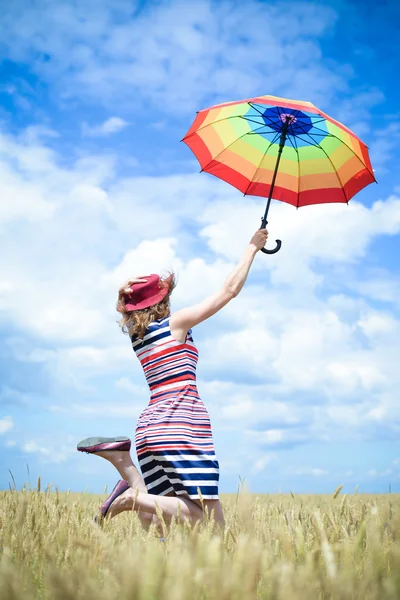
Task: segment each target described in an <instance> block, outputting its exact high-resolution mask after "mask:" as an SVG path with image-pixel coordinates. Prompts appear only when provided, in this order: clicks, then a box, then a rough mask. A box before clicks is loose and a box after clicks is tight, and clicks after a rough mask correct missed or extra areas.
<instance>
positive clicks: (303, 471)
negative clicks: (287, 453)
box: [293, 467, 328, 477]
mask: <svg viewBox="0 0 400 600" xmlns="http://www.w3.org/2000/svg"><path fill="white" fill-rule="evenodd" d="M293 475H299V476H307V475H311V476H312V477H321V476H322V475H328V471H326V470H325V469H320V468H315V467H314V468H313V467H299V468H298V469H295V470H294V471H293Z"/></svg>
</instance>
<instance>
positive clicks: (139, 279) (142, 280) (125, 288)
mask: <svg viewBox="0 0 400 600" xmlns="http://www.w3.org/2000/svg"><path fill="white" fill-rule="evenodd" d="M146 281H147V277H136V278H135V279H128V281H126V282H125V283H124V284H123V285H121V287H120V288H119V290H118V296H119V297H120V298H121V296H123V295H124V294H130V293H131V292H132V290H131V285H134V284H135V283H146Z"/></svg>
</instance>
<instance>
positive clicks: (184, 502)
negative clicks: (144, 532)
mask: <svg viewBox="0 0 400 600" xmlns="http://www.w3.org/2000/svg"><path fill="white" fill-rule="evenodd" d="M267 237H268V232H267V231H266V229H260V230H257V231H256V233H255V234H254V235H253V237H252V238H251V240H250V243H249V245H248V246H247V248H246V249H245V251H244V254H243V256H242V258H241V260H240V261H239V263H238V264H237V266H236V267H235V269H234V270H233V272H232V273H231V274H230V275H229V277H228V278H227V280H226V281H225V284H224V286H223V287H222V289H221V290H220V291H219V292H218V293H216V294H214V295H212V296H210V297H209V298H207V299H206V300H204V301H203V302H201V303H200V304H197V305H195V306H192V307H190V308H184V309H181V310H179V311H177V312H174V313H173V314H171V313H170V295H171V292H172V290H173V288H174V285H175V283H174V277H173V275H171V276H170V277H168V278H167V279H165V280H161V279H160V278H159V276H158V275H150V276H147V277H141V278H138V279H134V280H131V281H129V282H127V283H126V284H125V285H124V286H122V287H121V288H120V290H119V298H118V304H117V310H118V311H119V312H120V313H121V315H122V319H121V321H120V325H121V326H122V329H123V331H124V332H127V333H129V335H130V337H131V340H132V346H133V349H134V351H135V353H136V355H137V357H138V359H139V361H140V362H141V365H142V367H143V370H144V374H145V376H146V380H147V383H148V385H149V388H150V392H151V397H150V403H149V405H148V406H147V408H146V409H145V410H144V411H143V413H142V414H141V416H140V417H139V421H138V424H137V428H136V435H135V442H136V451H137V456H138V459H139V465H140V468H141V471H142V474H143V477H141V475H140V474H139V472H138V470H137V469H136V467H135V465H134V464H133V462H132V459H131V456H130V452H129V450H130V446H131V442H130V440H129V439H128V438H124V437H120V438H88V439H87V440H83V441H82V442H80V443H79V444H78V450H80V451H82V452H88V453H91V454H97V455H98V456H101V457H103V458H105V459H107V460H108V461H110V462H111V463H112V464H113V465H114V466H115V467H116V469H117V470H118V471H119V473H120V475H121V477H122V480H121V481H119V482H118V483H117V485H116V486H115V488H114V490H113V491H112V493H111V494H110V496H109V497H108V498H107V500H106V502H105V503H104V504H103V506H102V507H101V515H102V516H103V517H105V515H106V514H107V516H109V517H113V516H115V515H117V514H118V513H120V512H122V511H125V510H135V511H137V512H138V513H139V518H140V519H141V521H142V523H143V524H144V525H148V524H149V523H151V522H156V521H157V517H156V513H157V506H158V507H159V508H160V509H161V510H162V512H163V517H164V520H165V521H166V522H170V521H171V519H172V518H173V517H174V516H177V515H179V514H180V515H181V517H183V518H184V519H187V520H189V522H190V523H192V524H193V523H195V522H197V521H199V520H201V519H202V518H203V516H204V511H207V512H208V514H211V513H213V516H214V520H215V522H216V523H218V524H219V525H221V526H222V527H223V525H224V515H223V510H222V507H221V504H220V501H219V497H218V480H219V466H218V461H217V459H216V456H215V453H214V444H213V438H212V433H211V426H210V419H209V416H208V413H207V410H206V408H205V406H204V404H203V403H202V401H201V399H200V397H199V395H198V392H197V387H196V363H197V357H198V354H197V349H196V346H195V345H194V342H193V338H192V327H194V326H195V325H198V324H199V323H201V322H202V321H205V320H206V319H208V318H209V317H211V316H212V315H214V314H215V313H217V312H218V311H219V310H221V309H222V308H223V307H224V306H225V305H226V304H228V302H230V300H232V299H233V298H235V296H237V295H238V293H239V292H240V290H241V289H242V287H243V285H244V283H245V281H246V279H247V275H248V273H249V270H250V267H251V265H252V263H253V260H254V257H255V255H256V253H257V252H258V251H259V250H260V249H261V248H263V247H264V245H265V243H266V241H267Z"/></svg>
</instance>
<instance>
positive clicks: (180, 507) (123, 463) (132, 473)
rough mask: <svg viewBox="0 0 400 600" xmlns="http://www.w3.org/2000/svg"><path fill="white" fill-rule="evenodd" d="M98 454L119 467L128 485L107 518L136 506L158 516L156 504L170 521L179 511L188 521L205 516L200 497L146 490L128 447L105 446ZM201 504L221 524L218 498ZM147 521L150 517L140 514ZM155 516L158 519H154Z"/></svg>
mask: <svg viewBox="0 0 400 600" xmlns="http://www.w3.org/2000/svg"><path fill="white" fill-rule="evenodd" d="M96 454H97V455H98V456H101V457H102V458H105V459H106V460H108V461H109V462H110V463H111V464H112V465H114V467H115V468H116V469H117V470H118V472H119V474H120V475H121V477H122V479H124V480H125V481H127V482H128V483H129V485H130V487H131V489H129V490H127V491H126V492H124V493H123V494H121V496H118V498H116V499H115V500H114V502H113V503H112V504H111V506H110V508H109V510H108V513H107V514H108V515H109V516H110V518H112V517H114V516H116V515H117V514H119V513H121V512H124V511H126V510H135V511H137V512H139V518H140V520H142V519H141V514H143V513H148V514H150V515H155V516H156V517H157V506H158V507H159V508H160V509H161V511H162V513H163V517H164V520H165V521H166V522H167V523H169V522H170V521H171V519H172V518H173V517H174V516H177V515H178V514H179V513H180V514H181V516H182V517H183V518H185V519H187V520H188V521H189V522H190V523H191V524H194V523H196V522H197V521H199V520H202V519H203V517H204V512H203V508H202V505H201V502H200V500H189V499H186V498H180V497H179V496H175V495H174V496H156V495H155V494H149V493H148V492H147V489H146V485H145V483H144V480H143V477H142V476H141V475H140V473H139V471H138V470H137V468H136V467H135V465H134V464H133V462H132V459H131V455H130V453H129V452H127V451H118V450H105V451H103V452H97V453H96ZM203 506H204V508H207V511H208V514H209V516H211V512H213V513H214V514H213V518H214V521H215V523H217V524H218V525H220V526H221V527H222V528H223V527H224V514H223V510H222V506H221V503H220V501H219V500H203ZM143 520H144V521H145V522H146V523H148V522H149V518H148V517H147V516H146V517H143ZM157 520H158V519H157Z"/></svg>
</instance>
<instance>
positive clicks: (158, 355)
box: [132, 317, 219, 500]
mask: <svg viewBox="0 0 400 600" xmlns="http://www.w3.org/2000/svg"><path fill="white" fill-rule="evenodd" d="M132 347H133V349H134V351H135V353H136V355H137V357H138V359H139V360H140V363H141V365H142V367H143V370H144V374H145V376H146V380H147V383H148V385H149V388H150V393H151V396H150V402H149V405H148V406H147V407H146V408H145V410H144V411H143V412H142V414H141V415H140V417H139V420H138V424H137V427H136V435H135V443H136V452H137V456H138V460H139V465H140V469H141V471H142V475H143V478H144V481H145V484H146V487H147V490H148V492H149V493H150V494H156V495H158V496H165V495H166V494H168V493H170V492H175V494H176V495H178V496H186V497H189V498H192V499H198V498H200V494H199V490H200V493H201V497H202V498H204V499H205V500H216V499H218V481H219V465H218V461H217V458H216V456H215V451H214V443H213V438H212V433H211V423H210V417H209V414H208V412H207V409H206V407H205V406H204V404H203V402H202V401H201V399H200V397H199V394H198V391H197V386H196V366H197V360H198V351H197V348H196V346H195V344H194V342H193V338H192V331H191V330H189V331H188V334H187V336H186V341H185V342H184V343H182V342H179V341H177V340H175V339H174V338H173V337H172V335H171V331H170V328H169V317H167V318H165V319H158V320H157V321H154V322H153V323H151V324H150V325H149V327H148V328H147V329H146V332H145V335H144V337H143V339H138V338H136V337H135V336H133V337H132Z"/></svg>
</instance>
